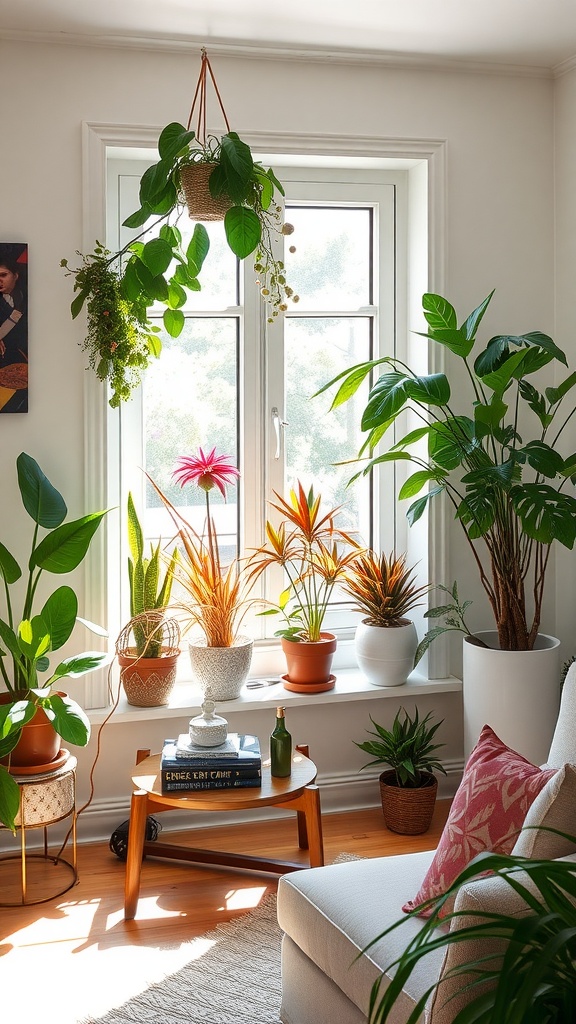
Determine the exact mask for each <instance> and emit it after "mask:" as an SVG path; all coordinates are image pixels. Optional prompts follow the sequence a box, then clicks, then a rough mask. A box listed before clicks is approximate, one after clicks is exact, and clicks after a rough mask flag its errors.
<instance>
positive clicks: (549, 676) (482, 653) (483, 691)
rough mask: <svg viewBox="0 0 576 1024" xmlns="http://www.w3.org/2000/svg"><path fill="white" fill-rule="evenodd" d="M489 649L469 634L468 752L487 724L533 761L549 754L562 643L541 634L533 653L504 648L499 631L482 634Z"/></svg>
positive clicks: (465, 689) (465, 681) (465, 661)
mask: <svg viewBox="0 0 576 1024" xmlns="http://www.w3.org/2000/svg"><path fill="white" fill-rule="evenodd" d="M477 636H478V637H480V639H481V640H484V642H485V643H487V644H489V645H490V647H489V648H486V647H478V646H477V645H476V644H473V643H470V641H469V640H468V639H467V638H466V637H464V647H463V655H464V658H463V701H464V755H465V757H468V756H469V755H470V753H471V752H472V750H473V748H474V746H475V744H476V742H477V740H478V737H479V735H480V732H481V730H482V727H483V726H484V725H490V726H491V727H492V729H493V730H494V732H495V733H496V734H497V735H498V736H499V737H500V739H501V740H502V741H503V742H504V743H506V744H507V745H508V746H509V747H511V748H512V749H513V750H516V751H518V753H519V754H523V756H524V757H526V758H528V760H529V761H532V763H533V764H543V763H544V762H545V761H546V757H547V756H548V751H549V749H550V741H551V739H552V733H553V732H554V727H555V725H556V719H557V718H558V709H559V706H560V641H559V640H557V639H556V638H555V637H553V636H546V634H544V633H540V634H539V635H538V637H537V638H536V644H535V646H534V650H532V651H501V650H500V648H499V647H498V646H497V645H498V634H497V632H496V631H495V630H486V631H485V632H482V633H478V634H477Z"/></svg>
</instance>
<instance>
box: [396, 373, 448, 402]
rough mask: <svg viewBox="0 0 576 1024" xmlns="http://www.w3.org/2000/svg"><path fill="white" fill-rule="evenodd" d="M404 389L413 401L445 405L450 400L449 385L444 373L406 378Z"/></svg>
mask: <svg viewBox="0 0 576 1024" xmlns="http://www.w3.org/2000/svg"><path fill="white" fill-rule="evenodd" d="M405 389H406V394H407V395H408V396H409V397H410V398H411V399H413V401H415V402H424V403H425V404H426V405H447V404H448V402H449V401H450V385H449V383H448V378H447V377H446V375H445V374H444V373H431V374H429V375H428V376H426V377H414V378H408V379H407V380H406V384H405Z"/></svg>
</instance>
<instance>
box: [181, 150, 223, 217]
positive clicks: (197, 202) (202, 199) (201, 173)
mask: <svg viewBox="0 0 576 1024" xmlns="http://www.w3.org/2000/svg"><path fill="white" fill-rule="evenodd" d="M216 166H217V164H199V163H194V164H188V165H187V166H186V167H182V168H181V170H180V186H181V189H182V193H183V195H184V200H185V202H186V206H187V207H188V213H189V215H190V218H191V219H192V220H201V221H208V220H224V216H225V214H226V213H227V212H228V210H229V209H230V207H231V206H232V201H231V200H230V199H229V198H228V196H219V197H218V198H217V199H214V197H213V196H212V195H210V188H209V185H208V182H209V179H210V175H211V174H212V171H213V170H214V168H215V167H216Z"/></svg>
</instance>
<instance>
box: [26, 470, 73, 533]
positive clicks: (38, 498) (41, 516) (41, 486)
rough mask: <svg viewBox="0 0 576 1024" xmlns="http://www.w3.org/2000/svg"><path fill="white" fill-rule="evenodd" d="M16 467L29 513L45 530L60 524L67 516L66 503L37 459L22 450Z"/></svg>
mask: <svg viewBox="0 0 576 1024" xmlns="http://www.w3.org/2000/svg"><path fill="white" fill-rule="evenodd" d="M16 468H17V471H18V486H19V488H20V494H21V495H22V503H23V505H24V508H25V509H26V511H27V513H28V515H29V516H30V517H31V518H32V519H33V520H34V522H35V523H38V525H39V526H42V527H43V528H44V529H45V530H52V529H54V527H55V526H60V523H62V522H64V519H65V518H66V512H67V508H66V503H65V501H64V498H63V497H62V495H61V494H60V492H59V491H57V490H56V488H55V487H53V486H52V484H51V483H50V481H49V479H48V477H47V476H45V475H44V473H43V472H42V470H41V469H40V466H39V465H38V463H37V462H36V460H35V459H33V458H32V457H31V456H30V455H26V453H25V452H22V453H21V454H20V455H19V456H18V458H17V459H16Z"/></svg>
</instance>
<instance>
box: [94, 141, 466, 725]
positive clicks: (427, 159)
mask: <svg viewBox="0 0 576 1024" xmlns="http://www.w3.org/2000/svg"><path fill="white" fill-rule="evenodd" d="M158 133H159V130H158V129H157V128H150V129H147V128H132V127H126V126H121V125H118V126H113V125H112V126H111V125H102V124H97V123H93V122H90V123H88V122H87V123H85V124H84V125H83V150H84V161H83V185H84V222H83V246H84V249H85V251H90V249H91V248H92V247H93V244H94V239H95V238H100V239H102V238H104V237H105V225H106V209H105V191H106V189H105V182H106V165H107V158H108V156H109V155H111V154H114V156H122V154H123V152H124V153H126V152H127V151H129V152H130V153H131V154H132V155H134V153H135V152H137V151H138V150H139V149H140V150H143V151H144V152H142V154H141V155H143V156H144V155H145V156H148V157H149V150H150V149H151V148H152V149H153V148H154V146H155V143H156V140H157V138H158ZM243 137H244V138H245V139H246V141H247V142H248V144H249V145H250V146H251V148H252V149H253V150H255V151H256V152H259V153H266V154H271V156H273V155H274V154H282V156H285V155H286V154H288V155H290V154H293V156H292V160H293V161H294V162H297V161H299V160H300V159H302V158H304V159H306V160H307V161H309V163H310V164H312V165H313V164H314V163H315V162H316V163H318V164H320V165H326V163H330V164H331V165H334V164H338V165H339V166H342V167H343V168H344V169H346V171H347V173H351V172H352V168H353V167H354V166H357V164H358V161H359V160H360V161H361V162H362V165H363V167H364V168H367V169H372V170H376V169H381V168H386V169H389V168H391V167H392V168H395V169H397V170H401V171H403V172H404V178H405V180H406V184H407V190H406V204H407V211H406V215H407V225H408V265H407V266H408V270H407V275H406V282H405V293H406V299H407V301H406V304H405V305H406V308H407V310H408V320H409V322H410V324H411V325H412V329H414V325H418V326H420V324H421V319H420V316H421V313H420V310H421V295H422V292H423V291H425V290H433V291H440V292H441V291H442V289H443V278H444V238H445V226H444V220H445V204H444V191H445V177H446V175H445V142H444V141H443V140H393V139H384V138H382V139H378V138H371V139H359V138H353V137H348V138H337V139H336V138H327V137H324V138H317V137H316V136H314V137H312V136H304V135H290V136H287V135H272V134H268V133H253V134H252V135H250V134H247V133H244V136H243ZM146 151H148V152H146ZM289 159H290V156H289ZM276 161H277V163H278V165H280V164H281V163H282V164H284V162H285V161H284V160H283V159H279V158H275V162H276ZM423 234H425V235H427V244H422V237H423ZM406 335H407V338H408V341H407V345H408V352H407V353H406V355H407V358H408V360H409V361H411V364H412V365H414V361H413V358H412V357H416V353H415V352H411V351H410V349H411V348H412V347H413V344H412V341H411V340H410V338H411V335H410V334H409V332H408V331H407V330H406ZM418 351H419V352H420V353H421V351H422V349H421V348H420V349H419V350H418ZM420 358H421V355H420ZM424 361H425V362H426V360H424ZM421 368H422V370H423V371H426V370H427V369H429V370H437V369H438V365H434V366H430V365H428V366H426V365H424V366H422V367H421ZM250 384H251V387H252V396H253V398H256V396H257V395H258V394H260V395H262V393H263V389H264V381H263V379H262V380H251V382H250ZM246 397H247V396H245V400H246ZM251 400H252V399H251ZM85 409H86V434H85V436H86V460H85V465H86V481H85V488H86V499H87V502H88V504H89V507H110V504H111V499H112V495H114V494H116V493H118V492H119V480H120V466H119V463H118V461H117V459H116V457H115V454H114V453H115V451H116V450H119V443H118V442H119V438H118V437H117V433H118V430H119V416H118V414H117V413H114V412H112V411H111V410H110V409H109V408H108V406H107V402H106V396H105V393H104V392H103V389H102V386H101V385H100V384H99V383H98V382H97V381H96V380H95V379H94V377H93V375H92V374H86V387H85ZM265 409H266V410H267V409H268V405H266V406H265ZM265 415H267V412H266V413H265ZM252 429H253V430H259V429H262V424H257V423H256V418H255V421H254V424H253V426H252ZM253 511H254V512H259V510H253ZM397 518H398V522H399V523H400V522H401V521H402V520H401V519H400V517H397ZM122 522H123V519H122V515H121V510H120V509H119V510H118V512H117V514H116V515H113V514H112V515H110V516H109V517H108V524H107V531H105V532H103V531H100V538H99V543H98V544H95V545H93V546H92V551H91V558H90V562H89V565H88V570H89V571H88V572H87V594H86V603H87V607H89V608H90V609H91V617H92V618H94V619H95V620H96V621H109V622H114V621H116V622H118V621H120V609H119V607H118V606H117V603H118V601H117V594H116V591H117V590H118V588H117V587H115V586H111V587H108V582H107V571H106V566H107V563H108V559H109V553H110V552H113V551H116V552H117V551H119V539H120V529H121V523H122ZM402 532H404V531H402ZM396 543H397V544H398V545H400V544H403V543H404V537H403V536H397V538H396ZM405 546H406V547H407V549H408V557H409V559H410V561H411V562H414V561H417V560H420V566H419V569H420V572H421V576H422V579H433V580H438V581H444V580H445V572H444V569H445V566H446V541H445V510H444V509H443V508H442V507H439V508H437V509H435V510H432V511H431V513H430V514H429V516H427V517H426V519H425V521H423V522H421V523H420V524H419V526H418V528H413V529H412V530H409V531H408V530H407V531H406V533H405ZM122 569H123V566H122V565H119V569H118V571H119V572H121V571H122ZM114 639H115V637H114V636H112V637H111V641H112V642H113V641H114ZM262 670H263V671H269V669H267V668H266V667H265V664H264V662H263V663H262ZM447 674H448V670H447V651H446V648H445V647H443V646H442V645H441V644H436V645H434V647H433V648H432V650H431V658H430V662H429V665H428V676H429V677H430V678H443V677H444V676H446V675H447ZM108 703H109V696H108V687H107V681H106V676H105V675H104V674H103V673H99V674H96V673H95V674H93V675H92V676H91V677H89V679H88V680H87V682H86V685H85V706H86V707H89V708H96V707H103V706H106V705H107V704H108Z"/></svg>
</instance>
